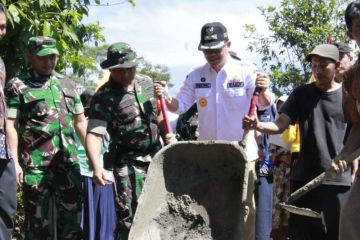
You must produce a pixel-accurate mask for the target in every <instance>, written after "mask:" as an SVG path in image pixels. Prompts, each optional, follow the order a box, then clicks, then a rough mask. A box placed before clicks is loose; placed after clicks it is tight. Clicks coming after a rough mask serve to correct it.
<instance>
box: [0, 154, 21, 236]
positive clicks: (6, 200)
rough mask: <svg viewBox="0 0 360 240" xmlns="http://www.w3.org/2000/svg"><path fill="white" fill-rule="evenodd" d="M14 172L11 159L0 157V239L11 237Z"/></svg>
mask: <svg viewBox="0 0 360 240" xmlns="http://www.w3.org/2000/svg"><path fill="white" fill-rule="evenodd" d="M16 206H17V199H16V174H15V166H14V161H13V160H10V161H8V160H5V159H0V239H1V240H8V239H11V234H12V232H13V229H14V220H15V214H16Z"/></svg>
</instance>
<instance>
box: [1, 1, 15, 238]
mask: <svg viewBox="0 0 360 240" xmlns="http://www.w3.org/2000/svg"><path fill="white" fill-rule="evenodd" d="M5 34H6V10H5V7H4V6H3V5H2V4H1V3H0V39H2V38H3V37H4V36H5ZM4 83H5V64H4V62H3V60H2V59H1V58H0V203H1V204H0V239H6V240H7V239H11V234H12V231H13V228H14V218H15V213H16V174H15V167H14V161H13V160H12V158H11V155H10V151H9V148H8V141H7V139H6V130H7V126H6V107H5V106H6V104H5V97H4V90H3V88H4Z"/></svg>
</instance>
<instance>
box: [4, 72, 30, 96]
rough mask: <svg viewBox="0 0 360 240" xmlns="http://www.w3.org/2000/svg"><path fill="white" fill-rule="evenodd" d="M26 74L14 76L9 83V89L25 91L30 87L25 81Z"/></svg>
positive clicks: (7, 85) (7, 86)
mask: <svg viewBox="0 0 360 240" xmlns="http://www.w3.org/2000/svg"><path fill="white" fill-rule="evenodd" d="M25 78H26V77H25V76H18V77H14V78H12V79H11V80H10V81H9V82H8V83H7V84H6V89H7V90H8V91H16V92H19V93H21V92H24V91H25V90H26V89H27V88H28V87H27V86H26V84H25V83H24V79H25Z"/></svg>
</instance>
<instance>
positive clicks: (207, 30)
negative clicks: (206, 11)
mask: <svg viewBox="0 0 360 240" xmlns="http://www.w3.org/2000/svg"><path fill="white" fill-rule="evenodd" d="M206 33H207V34H208V35H211V34H213V33H214V27H209V28H207V29H206Z"/></svg>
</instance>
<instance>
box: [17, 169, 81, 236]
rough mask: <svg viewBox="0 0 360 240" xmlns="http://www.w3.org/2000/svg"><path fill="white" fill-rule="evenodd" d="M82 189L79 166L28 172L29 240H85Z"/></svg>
mask: <svg viewBox="0 0 360 240" xmlns="http://www.w3.org/2000/svg"><path fill="white" fill-rule="evenodd" d="M81 189H82V188H81V175H80V169H79V165H78V164H71V165H70V164H66V166H64V165H57V166H53V167H51V168H50V167H49V168H47V167H43V168H41V169H39V168H37V169H27V170H26V171H25V176H24V195H23V200H24V208H25V239H29V240H34V239H51V240H54V239H72V240H73V239H82V230H81V228H80V220H81V204H82V194H81V191H82V190H81Z"/></svg>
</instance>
